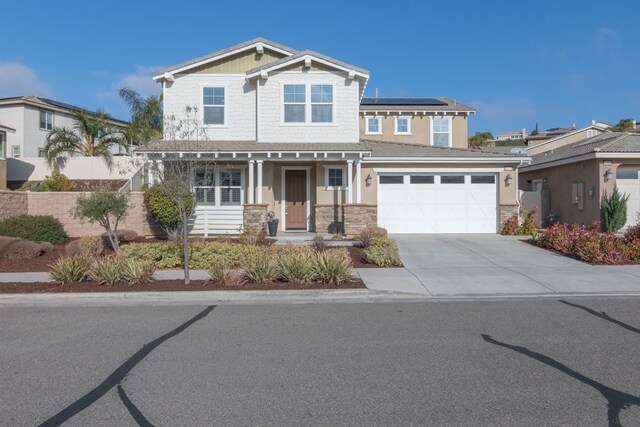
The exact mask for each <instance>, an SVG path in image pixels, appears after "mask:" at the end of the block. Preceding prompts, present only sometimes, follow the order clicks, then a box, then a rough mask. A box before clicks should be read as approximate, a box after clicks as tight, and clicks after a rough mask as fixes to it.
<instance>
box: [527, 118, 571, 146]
mask: <svg viewBox="0 0 640 427" xmlns="http://www.w3.org/2000/svg"><path fill="white" fill-rule="evenodd" d="M577 129H578V128H577V127H576V125H575V123H574V124H573V125H572V126H571V127H570V128H559V127H558V128H549V129H545V130H541V131H540V132H538V133H537V134H535V135H529V136H527V137H526V138H525V139H524V142H525V143H526V145H535V144H538V143H540V142H541V141H546V140H548V139H551V138H556V137H558V136H561V135H564V134H567V133H569V132H573V131H575V130H577Z"/></svg>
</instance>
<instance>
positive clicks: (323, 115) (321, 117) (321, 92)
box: [311, 85, 333, 123]
mask: <svg viewBox="0 0 640 427" xmlns="http://www.w3.org/2000/svg"><path fill="white" fill-rule="evenodd" d="M311 122H312V123H333V85H311Z"/></svg>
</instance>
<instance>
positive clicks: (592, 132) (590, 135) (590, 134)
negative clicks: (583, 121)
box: [587, 129, 598, 138]
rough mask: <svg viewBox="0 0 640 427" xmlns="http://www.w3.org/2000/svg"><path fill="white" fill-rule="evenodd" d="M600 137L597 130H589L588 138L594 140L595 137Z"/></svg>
mask: <svg viewBox="0 0 640 427" xmlns="http://www.w3.org/2000/svg"><path fill="white" fill-rule="evenodd" d="M597 135H598V131H597V130H595V129H588V130H587V138H592V137H594V136H597Z"/></svg>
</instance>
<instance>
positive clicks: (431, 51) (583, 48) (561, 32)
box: [0, 0, 640, 134]
mask: <svg viewBox="0 0 640 427" xmlns="http://www.w3.org/2000/svg"><path fill="white" fill-rule="evenodd" d="M51 6H52V5H49V6H47V7H45V6H44V5H43V4H42V2H40V1H29V0H21V1H12V2H9V3H8V4H4V5H3V16H4V17H5V19H3V23H2V27H3V31H2V32H3V40H2V43H0V97H5V96H17V95H25V94H35V95H43V96H48V97H51V98H53V99H56V100H59V101H64V102H69V103H72V104H76V105H79V106H82V107H85V108H90V109H95V108H103V109H105V110H107V111H108V112H109V113H111V114H112V115H113V116H114V117H118V118H127V116H128V114H127V111H126V108H125V106H124V104H123V103H122V102H121V101H120V100H119V99H118V97H117V89H118V88H119V87H121V86H124V85H127V86H131V87H133V88H134V89H136V90H138V91H140V92H141V93H146V94H153V93H157V92H159V86H158V85H156V84H154V83H153V82H152V81H151V79H150V74H151V72H152V71H153V70H154V69H157V68H159V67H163V66H168V65H172V64H175V63H179V62H182V61H185V60H189V59H192V58H195V57H197V56H201V55H204V54H207V53H210V52H213V51H215V50H218V49H222V48H225V47H228V46H231V45H234V44H237V43H240V42H243V41H245V40H248V39H251V38H253V37H257V36H262V37H266V38H269V39H272V40H274V41H277V42H280V43H282V44H284V45H288V46H291V47H293V48H297V49H312V50H316V51H318V52H322V53H324V54H327V55H329V56H333V57H335V58H337V59H340V60H343V61H345V62H349V63H352V64H354V65H357V66H360V67H363V68H365V69H368V70H369V71H370V73H371V78H370V80H369V84H368V86H367V95H372V94H373V91H374V88H378V89H379V94H380V96H448V97H450V98H455V99H457V100H458V101H459V102H462V103H465V104H468V105H471V106H473V107H475V108H476V109H477V110H478V114H477V115H476V116H473V117H471V120H470V126H469V130H470V134H472V133H473V132H476V131H481V130H489V131H491V132H494V133H498V132H501V131H506V130H510V129H521V128H523V127H526V128H527V129H529V130H530V129H531V128H533V126H534V125H535V123H536V122H537V123H539V127H540V129H544V128H548V127H555V126H570V125H572V124H573V123H575V124H577V125H578V126H583V125H586V124H588V123H590V122H591V120H592V119H597V120H600V121H606V122H613V123H615V122H617V121H618V120H619V119H620V118H626V117H632V118H635V119H640V25H639V24H638V22H639V21H638V17H639V16H640V2H638V1H637V0H618V1H615V2H611V1H608V2H605V1H592V0H581V1H561V0H555V1H546V0H545V1H539V0H538V1H528V2H520V1H513V0H511V1H486V2H481V1H477V0H475V1H467V0H457V1H446V2H445V1H430V0H429V1H404V2H400V3H393V2H388V1H372V0H369V1H366V2H365V1H362V2H359V1H351V2H349V1H333V0H323V1H321V2H306V1H301V0H298V1H287V2H278V1H275V2H273V1H272V2H265V1H257V2H253V1H249V0H245V1H236V2H221V1H220V2H218V1H201V2H200V1H195V0H192V1H188V2H176V1H175V0H172V1H159V0H158V1H153V2H148V3H146V2H136V1H132V0H129V1H126V2H125V1H119V0H112V1H110V2H82V3H80V2H76V1H64V0H61V1H57V2H55V5H54V7H51ZM7 17H8V19H7ZM16 34H19V35H20V36H19V37H15V35H16Z"/></svg>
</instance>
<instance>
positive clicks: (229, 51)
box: [153, 37, 298, 80]
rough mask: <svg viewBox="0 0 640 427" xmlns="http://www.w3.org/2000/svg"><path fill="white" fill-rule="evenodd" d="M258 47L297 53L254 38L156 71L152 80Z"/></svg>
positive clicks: (263, 39)
mask: <svg viewBox="0 0 640 427" xmlns="http://www.w3.org/2000/svg"><path fill="white" fill-rule="evenodd" d="M258 45H263V46H264V47H266V48H268V49H271V50H273V51H276V52H280V53H283V54H285V55H288V56H289V55H293V54H294V53H296V52H298V51H297V50H295V49H292V48H290V47H288V46H285V45H282V44H280V43H276V42H273V41H271V40H268V39H265V38H263V37H256V38H254V39H251V40H247V41H246V42H243V43H239V44H237V45H234V46H231V47H227V48H225V49H221V50H217V51H215V52H212V53H210V54H208V55H204V56H200V57H198V58H195V59H192V60H190V61H186V62H181V63H179V64H176V65H172V66H170V67H167V68H164V69H162V70H159V71H156V72H155V73H153V79H154V80H158V79H161V78H162V77H163V76H164V74H165V73H179V72H182V71H186V70H188V69H191V68H195V67H199V66H201V65H204V64H207V63H209V62H213V61H216V60H218V59H221V58H224V57H226V56H230V55H233V54H235V53H238V52H242V51H245V50H249V49H252V48H255V47H257V46H258Z"/></svg>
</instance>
